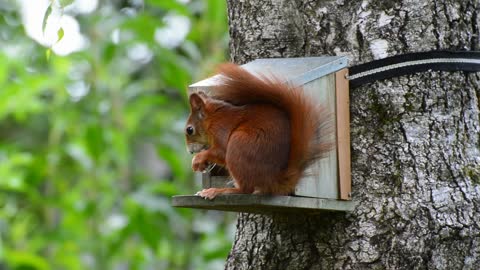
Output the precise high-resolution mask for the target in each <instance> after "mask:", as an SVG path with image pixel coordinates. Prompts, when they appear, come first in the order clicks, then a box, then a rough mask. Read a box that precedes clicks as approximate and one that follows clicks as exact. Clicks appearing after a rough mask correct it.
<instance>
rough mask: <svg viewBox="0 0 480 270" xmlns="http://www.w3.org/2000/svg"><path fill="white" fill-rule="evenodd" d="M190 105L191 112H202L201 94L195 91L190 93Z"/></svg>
mask: <svg viewBox="0 0 480 270" xmlns="http://www.w3.org/2000/svg"><path fill="white" fill-rule="evenodd" d="M190 107H191V108H192V112H197V111H198V112H200V114H203V111H204V107H205V101H204V100H203V98H202V97H201V95H199V94H197V93H193V94H191V95H190Z"/></svg>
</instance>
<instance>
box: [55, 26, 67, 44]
mask: <svg viewBox="0 0 480 270" xmlns="http://www.w3.org/2000/svg"><path fill="white" fill-rule="evenodd" d="M64 34H65V32H64V31H63V28H62V27H60V29H58V31H57V37H58V39H57V42H56V43H58V42H60V40H62V38H63V35H64Z"/></svg>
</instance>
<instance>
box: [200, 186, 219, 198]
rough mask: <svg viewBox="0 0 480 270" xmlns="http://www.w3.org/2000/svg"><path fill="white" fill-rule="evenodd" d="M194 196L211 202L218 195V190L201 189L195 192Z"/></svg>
mask: <svg viewBox="0 0 480 270" xmlns="http://www.w3.org/2000/svg"><path fill="white" fill-rule="evenodd" d="M195 195H197V196H200V197H202V198H204V199H209V200H213V199H214V198H215V197H216V196H217V195H218V189H216V188H207V189H203V190H201V191H199V192H197V194H195Z"/></svg>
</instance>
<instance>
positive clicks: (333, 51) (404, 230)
mask: <svg viewBox="0 0 480 270" xmlns="http://www.w3.org/2000/svg"><path fill="white" fill-rule="evenodd" d="M419 2H420V3H419ZM228 4H229V20H230V22H229V23H230V34H231V46H230V48H231V56H232V59H233V61H235V62H237V63H244V62H247V61H250V60H252V59H255V58H260V57H294V56H313V55H346V56H348V57H349V59H350V60H351V65H353V64H357V63H363V62H367V61H370V60H372V59H378V58H384V57H387V56H391V55H396V54H400V53H405V52H415V51H426V50H434V49H453V50H476V49H478V48H479V25H480V19H479V16H478V14H479V12H480V3H479V2H478V0H463V1H460V0H458V1H454V0H437V1H435V0H433V1H417V0H402V1H384V0H376V1H375V0H372V1H368V0H364V1H353V0H352V1H345V0H323V1H313V0H311V1H299V0H297V1H290V0H268V1H257V0H243V1H242V0H228ZM479 98H480V74H465V73H462V72H428V73H423V74H416V75H411V76H404V77H399V78H394V79H391V80H385V81H381V82H376V83H373V84H370V85H367V86H364V87H361V88H358V89H355V90H353V91H351V96H350V99H351V129H352V130H351V138H352V170H353V172H352V177H353V178H352V179H353V198H354V200H355V202H356V203H357V206H356V208H355V211H353V212H352V213H349V214H325V215H320V216H313V217H312V216H302V215H291V216H286V215H272V216H265V215H252V214H239V216H238V224H237V233H236V239H235V242H234V245H233V248H232V250H231V252H230V255H229V256H228V260H227V263H226V269H480V225H479V224H480V199H479V198H480V136H479V131H480V122H479V117H480V104H479Z"/></svg>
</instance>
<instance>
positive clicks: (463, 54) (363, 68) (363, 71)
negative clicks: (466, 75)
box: [349, 51, 480, 89]
mask: <svg viewBox="0 0 480 270" xmlns="http://www.w3.org/2000/svg"><path fill="white" fill-rule="evenodd" d="M428 70H435V71H468V72H477V71H480V51H430V52H417V53H408V54H402V55H397V56H392V57H387V58H384V59H380V60H375V61H371V62H368V63H364V64H360V65H356V66H352V67H350V68H349V80H350V88H352V89H353V88H356V87H359V86H361V85H363V84H366V83H370V82H373V81H376V80H383V79H388V78H392V77H397V76H402V75H408V74H414V73H418V72H425V71H428Z"/></svg>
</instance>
